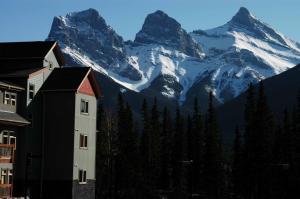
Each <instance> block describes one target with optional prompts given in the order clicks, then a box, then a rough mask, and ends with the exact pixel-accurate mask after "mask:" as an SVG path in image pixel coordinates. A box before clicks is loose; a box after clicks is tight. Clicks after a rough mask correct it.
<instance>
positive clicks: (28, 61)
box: [0, 41, 100, 199]
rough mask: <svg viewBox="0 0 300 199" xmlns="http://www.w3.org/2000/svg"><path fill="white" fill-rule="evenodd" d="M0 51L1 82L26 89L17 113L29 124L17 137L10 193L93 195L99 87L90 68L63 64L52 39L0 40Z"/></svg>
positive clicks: (26, 194) (36, 195)
mask: <svg viewBox="0 0 300 199" xmlns="http://www.w3.org/2000/svg"><path fill="white" fill-rule="evenodd" d="M0 52H4V53H3V54H1V53H0V67H1V68H2V69H3V70H1V72H0V81H1V80H3V81H10V82H13V83H14V84H17V85H19V86H20V87H23V88H25V89H24V90H23V92H21V94H20V96H19V98H20V100H19V103H18V105H19V106H18V111H19V113H21V114H22V115H24V116H25V118H26V119H27V120H28V121H29V122H30V125H28V126H27V127H25V128H24V129H23V130H22V132H23V133H21V134H20V137H19V140H20V142H19V143H18V149H19V150H20V152H19V153H18V164H16V165H15V168H16V169H15V170H16V171H15V173H14V181H15V183H14V186H13V195H14V196H16V197H21V196H22V197H24V196H29V197H30V198H65V199H67V198H87V199H90V198H94V197H95V195H94V192H95V191H94V190H95V187H94V186H95V151H96V149H95V143H94V142H95V140H96V112H97V99H98V97H99V96H100V91H99V88H98V84H97V82H96V80H95V77H94V75H93V71H92V70H91V69H90V68H86V67H79V68H68V67H63V64H64V61H63V58H62V54H61V52H60V49H59V46H58V45H57V43H56V42H50V41H45V42H16V43H0ZM84 104H85V105H84ZM83 106H84V107H85V111H86V112H87V113H83V112H81V110H83V109H82V107H83Z"/></svg>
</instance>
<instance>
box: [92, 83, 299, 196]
mask: <svg viewBox="0 0 300 199" xmlns="http://www.w3.org/2000/svg"><path fill="white" fill-rule="evenodd" d="M149 104H150V103H149V102H147V101H146V100H144V102H143V105H142V107H141V109H140V110H141V113H140V115H141V118H140V119H134V117H133V113H132V111H131V108H130V106H129V105H128V103H126V102H125V101H124V100H123V97H122V94H121V93H120V94H119V96H118V110H113V111H108V110H104V109H103V108H100V110H99V114H98V120H99V122H98V125H99V126H98V129H99V130H100V132H99V133H98V137H97V165H96V168H97V171H96V175H97V183H96V186H97V187H96V193H97V198H99V199H100V198H101V199H102V198H103V199H127V198H128V199H129V198H130V199H152V198H166V199H167V198H168V199H169V198H170V199H173V198H174V199H186V198H201V199H226V198H228V199H229V198H233V199H285V198H299V197H300V95H299V97H298V104H295V108H294V109H293V110H290V111H288V110H285V111H284V113H283V116H282V118H280V119H278V118H275V116H274V115H273V114H272V110H270V108H269V106H268V101H267V99H266V97H265V94H264V86H263V83H260V86H259V90H258V92H257V93H256V92H255V90H254V87H253V85H250V86H249V88H248V90H247V100H246V104H245V107H244V126H236V128H235V129H232V130H233V131H234V132H235V139H234V142H233V144H232V146H231V148H230V149H229V150H228V149H226V150H225V147H224V145H223V144H222V136H221V135H222V134H221V132H220V131H219V128H218V121H217V115H216V111H215V107H214V105H213V95H212V93H210V97H209V103H208V104H209V105H208V108H207V110H201V105H200V104H199V103H198V99H197V98H196V99H195V100H194V108H193V112H192V113H191V114H188V113H182V111H181V110H180V106H178V107H177V109H176V110H168V108H164V109H163V110H159V109H158V107H157V102H156V99H155V98H154V99H153V102H151V105H152V106H151V107H149ZM173 113H175V114H173ZM232 122H233V123H234V122H235V121H232Z"/></svg>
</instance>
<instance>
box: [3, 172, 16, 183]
mask: <svg viewBox="0 0 300 199" xmlns="http://www.w3.org/2000/svg"><path fill="white" fill-rule="evenodd" d="M12 182H13V170H12V169H1V184H12Z"/></svg>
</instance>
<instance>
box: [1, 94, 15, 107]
mask: <svg viewBox="0 0 300 199" xmlns="http://www.w3.org/2000/svg"><path fill="white" fill-rule="evenodd" d="M4 104H7V105H11V106H16V104H17V95H16V93H10V92H5V94H4Z"/></svg>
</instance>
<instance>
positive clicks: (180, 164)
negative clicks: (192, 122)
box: [172, 107, 190, 199]
mask: <svg viewBox="0 0 300 199" xmlns="http://www.w3.org/2000/svg"><path fill="white" fill-rule="evenodd" d="M172 156H173V158H172V163H173V173H172V179H173V187H174V196H173V198H176V199H177V198H178V199H185V198H187V197H188V187H187V186H188V182H187V175H188V166H190V165H189V164H190V162H189V161H188V160H187V146H186V135H185V132H184V119H183V117H182V116H181V113H180V110H179V107H177V109H176V118H175V129H174V143H173V155H172Z"/></svg>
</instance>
